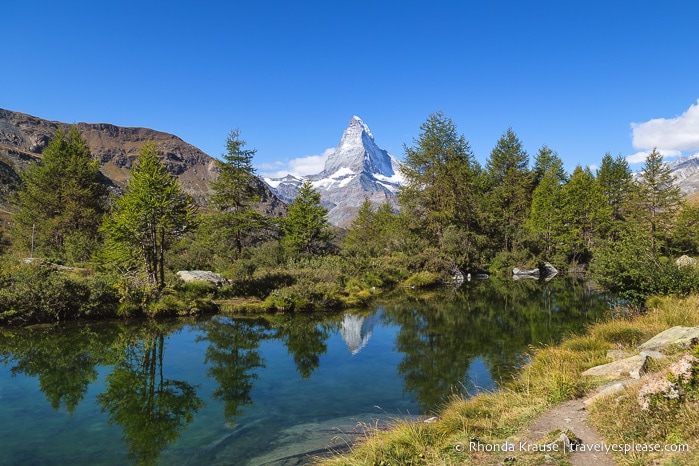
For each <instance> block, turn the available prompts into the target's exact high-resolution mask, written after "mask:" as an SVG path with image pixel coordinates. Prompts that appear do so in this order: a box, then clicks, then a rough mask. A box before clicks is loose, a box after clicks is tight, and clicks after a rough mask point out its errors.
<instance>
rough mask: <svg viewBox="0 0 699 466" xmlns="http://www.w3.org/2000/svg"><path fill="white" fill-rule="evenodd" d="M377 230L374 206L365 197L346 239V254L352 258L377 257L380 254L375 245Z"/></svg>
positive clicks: (344, 244)
mask: <svg viewBox="0 0 699 466" xmlns="http://www.w3.org/2000/svg"><path fill="white" fill-rule="evenodd" d="M377 230H378V228H377V225H376V212H375V211H374V205H373V204H372V202H371V201H370V200H369V198H368V197H365V198H364V202H362V205H361V206H360V207H359V211H358V212H357V216H356V217H355V218H354V220H352V225H351V226H350V229H349V231H348V232H347V236H346V237H345V241H344V243H343V249H344V251H345V253H346V254H347V255H349V256H352V257H376V256H377V255H378V253H379V251H377V248H376V244H375V243H376V240H377V236H378V235H377V233H378V231H377Z"/></svg>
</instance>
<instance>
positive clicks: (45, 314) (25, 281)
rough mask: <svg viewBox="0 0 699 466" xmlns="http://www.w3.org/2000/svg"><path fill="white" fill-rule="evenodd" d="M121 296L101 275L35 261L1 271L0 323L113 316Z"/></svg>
mask: <svg viewBox="0 0 699 466" xmlns="http://www.w3.org/2000/svg"><path fill="white" fill-rule="evenodd" d="M117 301H118V297H117V294H116V292H115V290H114V289H113V287H111V286H110V284H109V283H108V282H107V281H106V280H105V279H104V278H103V277H100V276H91V275H90V276H81V275H79V274H75V273H73V272H70V271H68V270H62V269H57V268H56V267H54V266H51V265H49V264H43V263H41V262H39V261H34V262H32V263H29V264H25V263H14V264H5V265H4V266H3V267H2V269H0V323H8V324H12V325H27V324H32V323H40V322H57V321H65V320H74V319H77V318H81V317H95V316H110V315H113V313H114V312H115V309H116V306H117Z"/></svg>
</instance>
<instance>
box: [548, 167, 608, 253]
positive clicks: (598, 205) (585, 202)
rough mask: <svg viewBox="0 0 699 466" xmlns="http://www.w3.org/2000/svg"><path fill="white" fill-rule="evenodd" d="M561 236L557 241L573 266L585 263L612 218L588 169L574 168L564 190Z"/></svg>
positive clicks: (602, 195)
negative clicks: (573, 263) (563, 248)
mask: <svg viewBox="0 0 699 466" xmlns="http://www.w3.org/2000/svg"><path fill="white" fill-rule="evenodd" d="M564 198H565V204H564V205H563V206H562V212H561V213H562V216H563V225H565V228H564V229H563V233H562V234H561V235H560V236H558V241H559V242H561V243H563V244H564V245H565V247H566V248H567V250H566V251H565V252H566V255H567V257H568V259H569V260H571V261H574V262H583V263H588V262H589V260H590V257H591V255H592V249H593V246H594V244H595V240H596V239H597V238H599V236H600V235H599V232H600V231H601V230H602V229H603V226H604V225H605V224H607V223H608V221H609V219H610V218H611V210H610V206H609V205H608V204H607V203H606V201H605V198H604V194H603V193H602V191H601V188H600V186H599V184H597V182H596V180H595V176H594V175H593V174H592V172H591V171H590V169H589V168H584V169H583V168H582V167H580V166H578V167H576V168H575V171H573V175H572V176H571V177H570V180H569V181H568V183H567V184H566V185H565V187H564Z"/></svg>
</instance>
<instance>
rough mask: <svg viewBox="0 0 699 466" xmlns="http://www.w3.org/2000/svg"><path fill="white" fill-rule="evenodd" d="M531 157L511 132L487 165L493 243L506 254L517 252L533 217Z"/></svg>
mask: <svg viewBox="0 0 699 466" xmlns="http://www.w3.org/2000/svg"><path fill="white" fill-rule="evenodd" d="M528 163H529V156H528V155H527V153H526V151H525V150H524V149H523V148H522V142H521V141H520V140H519V138H518V137H517V135H516V134H515V133H514V131H512V128H509V129H508V130H507V131H506V132H505V133H504V134H503V135H502V136H501V137H500V139H499V140H498V142H497V144H496V145H495V148H493V150H492V152H491V153H490V157H489V158H488V161H487V163H486V168H485V170H486V183H487V187H486V190H485V192H486V193H487V194H486V196H487V199H486V201H487V205H486V215H487V218H488V224H489V230H490V231H492V239H494V240H495V241H496V244H497V245H499V246H500V247H501V249H502V250H504V251H509V252H512V251H514V250H515V249H517V246H518V244H519V242H520V241H519V240H520V234H521V231H522V227H523V225H524V222H525V220H526V218H527V216H528V213H529V206H530V203H531V193H532V185H533V177H532V173H531V172H530V171H529V169H528V167H527V165H528Z"/></svg>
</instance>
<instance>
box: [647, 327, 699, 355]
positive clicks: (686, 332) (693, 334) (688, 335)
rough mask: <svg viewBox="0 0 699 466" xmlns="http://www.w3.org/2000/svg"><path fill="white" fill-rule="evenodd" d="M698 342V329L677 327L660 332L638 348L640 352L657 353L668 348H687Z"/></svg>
mask: <svg viewBox="0 0 699 466" xmlns="http://www.w3.org/2000/svg"><path fill="white" fill-rule="evenodd" d="M698 342H699V327H683V326H681V325H678V326H676V327H672V328H669V329H667V330H665V331H664V332H660V333H659V334H657V335H656V336H654V337H653V338H651V339H650V340H648V341H647V342H645V343H643V344H642V345H641V346H639V347H638V349H639V350H641V351H659V350H661V349H663V348H667V347H668V346H673V345H677V346H681V347H683V348H688V347H690V346H694V345H696V344H697V343H698Z"/></svg>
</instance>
